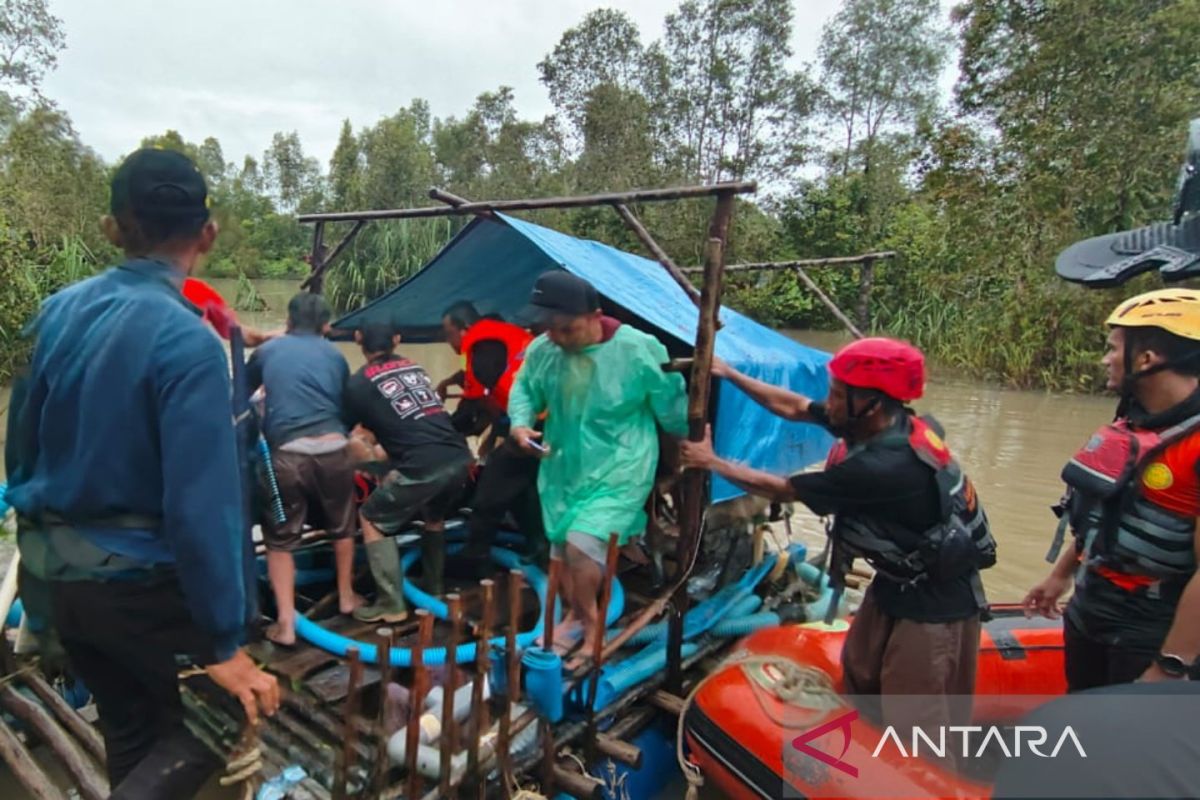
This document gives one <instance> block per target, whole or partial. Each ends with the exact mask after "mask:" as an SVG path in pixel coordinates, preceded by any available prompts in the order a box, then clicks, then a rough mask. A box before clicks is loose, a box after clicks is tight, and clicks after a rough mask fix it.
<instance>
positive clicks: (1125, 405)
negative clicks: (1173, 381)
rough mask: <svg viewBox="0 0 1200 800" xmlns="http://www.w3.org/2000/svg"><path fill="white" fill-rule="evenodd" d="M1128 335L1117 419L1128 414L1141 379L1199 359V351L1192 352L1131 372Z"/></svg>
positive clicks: (1123, 353)
mask: <svg viewBox="0 0 1200 800" xmlns="http://www.w3.org/2000/svg"><path fill="white" fill-rule="evenodd" d="M1129 338H1130V337H1129V334H1128V333H1126V334H1125V345H1124V349H1123V352H1122V353H1121V366H1122V371H1123V372H1124V376H1123V377H1122V378H1121V388H1120V390H1119V393H1120V397H1121V400H1120V402H1119V403H1118V404H1117V417H1118V418H1120V417H1124V416H1127V415H1128V414H1129V409H1130V407H1131V406H1132V405H1133V401H1134V400H1135V399H1136V398H1135V395H1134V392H1135V390H1136V389H1137V382H1138V381H1139V380H1141V379H1142V378H1145V377H1148V376H1150V375H1153V374H1155V373H1157V372H1163V371H1164V370H1168V369H1174V368H1175V367H1178V366H1181V365H1184V364H1188V363H1190V362H1193V361H1195V360H1196V359H1198V358H1200V350H1194V351H1192V352H1191V353H1188V354H1187V355H1186V356H1184V357H1182V358H1177V359H1175V360H1173V361H1160V362H1159V363H1157V364H1152V365H1150V366H1149V367H1146V368H1145V369H1141V370H1138V371H1137V372H1132V371H1131V370H1130V366H1131V365H1132V364H1133V344H1132V343H1131V342H1130V341H1129Z"/></svg>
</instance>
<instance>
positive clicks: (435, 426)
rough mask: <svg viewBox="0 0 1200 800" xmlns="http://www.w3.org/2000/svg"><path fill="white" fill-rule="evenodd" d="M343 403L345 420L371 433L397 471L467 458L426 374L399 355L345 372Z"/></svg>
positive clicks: (464, 447) (469, 452) (416, 365)
mask: <svg viewBox="0 0 1200 800" xmlns="http://www.w3.org/2000/svg"><path fill="white" fill-rule="evenodd" d="M343 407H344V415H345V422H346V424H347V425H349V426H351V427H353V426H354V425H358V424H361V425H362V426H363V427H365V428H367V429H368V430H370V431H371V432H372V433H373V434H375V438H376V439H377V440H378V441H379V444H380V445H381V446H382V447H383V449H384V450H385V451H387V454H388V458H389V459H391V460H392V462H393V463H394V465H395V466H396V467H397V468H398V469H400V470H401V471H404V470H411V471H413V472H421V471H424V470H429V469H432V468H435V467H437V466H439V465H441V464H445V463H446V462H447V461H450V460H458V459H462V460H465V459H469V458H470V455H471V451H470V449H468V447H467V442H466V439H464V438H463V436H462V434H460V433H459V432H458V431H456V430H454V426H453V425H451V424H450V415H449V414H447V413H446V408H445V407H444V406H443V405H442V401H441V400H440V399H439V398H438V396H437V392H436V391H434V388H433V382H432V381H431V380H430V379H429V373H427V372H426V371H425V368H424V367H422V366H421V365H420V364H417V363H416V362H414V361H410V360H408V359H407V358H405V357H404V356H401V355H395V354H393V355H389V356H386V357H384V358H378V359H375V360H374V361H372V362H370V363H369V364H366V365H365V366H363V367H362V369H360V370H358V372H356V373H354V374H353V375H352V376H350V380H349V381H348V382H347V384H346V393H345V400H344V403H343Z"/></svg>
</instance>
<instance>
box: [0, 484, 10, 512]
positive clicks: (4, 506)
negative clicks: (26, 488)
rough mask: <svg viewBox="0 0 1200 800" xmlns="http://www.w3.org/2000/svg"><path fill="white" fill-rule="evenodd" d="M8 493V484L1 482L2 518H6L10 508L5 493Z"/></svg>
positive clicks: (0, 502)
mask: <svg viewBox="0 0 1200 800" xmlns="http://www.w3.org/2000/svg"><path fill="white" fill-rule="evenodd" d="M6 494H8V484H7V483H0V520H2V519H4V516H5V515H6V514H7V513H8V509H9V508H10V506H9V505H8V502H7V501H5V499H4V495H6Z"/></svg>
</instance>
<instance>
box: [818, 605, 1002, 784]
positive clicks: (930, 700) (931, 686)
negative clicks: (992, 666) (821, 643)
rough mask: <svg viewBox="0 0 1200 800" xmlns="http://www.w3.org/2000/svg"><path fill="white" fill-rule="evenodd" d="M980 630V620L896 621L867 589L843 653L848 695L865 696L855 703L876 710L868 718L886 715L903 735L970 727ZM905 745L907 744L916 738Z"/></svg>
mask: <svg viewBox="0 0 1200 800" xmlns="http://www.w3.org/2000/svg"><path fill="white" fill-rule="evenodd" d="M979 631H980V620H979V615H978V614H973V615H971V616H970V617H967V618H966V619H961V620H956V621H954V622H917V621H915V620H910V619H900V618H898V617H893V616H890V615H888V614H887V613H885V612H884V611H883V610H882V609H881V608H880V607H879V604H878V603H877V602H876V600H875V593H874V592H873V591H871V589H870V588H868V589H867V593H866V595H865V596H864V597H863V602H862V605H861V606H860V607H859V609H858V612H857V613H856V614H855V615H854V620H853V621H852V622H851V624H850V631H849V632H848V633H847V634H846V643H845V645H843V648H842V681H843V684H844V686H845V690H846V694H849V695H859V696H860V697H857V698H856V699H855V702H856V704H858V703H863V707H864V709H866V708H869V709H871V711H870V712H869V713H868V716H876V715H878V716H882V720H881V721H882V722H883V723H884V724H887V725H891V726H894V727H895V728H896V729H897V730H900V731H908V730H911V729H912V728H913V727H921V728H923V729H924V730H926V731H930V732H934V733H936V731H937V730H938V726H948V725H967V724H969V723H970V721H971V698H972V696H973V695H974V694H975V668H976V663H977V661H978V658H979ZM874 696H878V701H875V700H874ZM864 701H865V702H864ZM876 702H877V704H878V705H876ZM901 739H903V740H904V741H908V739H909V734H907V733H902V734H901ZM953 762H954V759H953V757H949V758H947V759H946V763H948V764H950V765H953Z"/></svg>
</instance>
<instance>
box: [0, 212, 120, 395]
mask: <svg viewBox="0 0 1200 800" xmlns="http://www.w3.org/2000/svg"><path fill="white" fill-rule="evenodd" d="M98 267H99V262H98V260H97V258H96V255H95V254H94V253H93V252H92V251H91V250H90V249H89V248H88V246H87V244H85V243H84V241H83V240H82V239H80V238H78V237H72V236H64V237H63V238H62V240H61V241H60V242H59V243H58V244H57V245H56V246H54V247H48V248H41V249H33V248H30V247H29V246H27V245H26V244H25V240H24V239H23V238H22V237H21V236H19V235H18V234H16V233H15V232H14V231H12V230H7V229H3V228H0V383H6V382H7V381H8V380H9V379H10V378H11V377H12V374H13V371H14V369H16V368H17V367H18V366H19V364H21V363H22V362H23V361H24V359H25V358H26V356H27V353H28V349H29V342H28V341H27V340H26V338H25V337H24V335H23V332H24V330H25V327H26V325H27V324H28V323H29V321H30V320H31V319H32V318H33V315H34V314H35V313H37V308H38V305H39V304H40V303H41V301H42V300H43V299H44V298H46V297H47V296H49V295H50V294H52V293H54V292H56V291H58V290H59V289H61V288H62V287H63V286H67V285H69V284H72V283H75V282H76V281H79V280H82V279H84V278H87V277H89V276H90V275H93V274H95V272H96V270H97V269H98Z"/></svg>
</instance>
